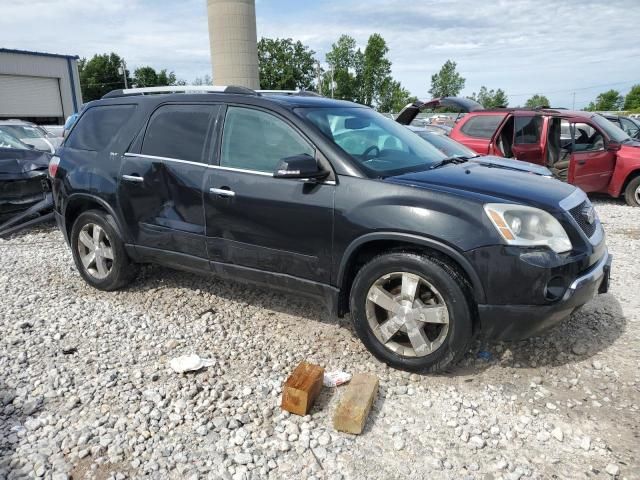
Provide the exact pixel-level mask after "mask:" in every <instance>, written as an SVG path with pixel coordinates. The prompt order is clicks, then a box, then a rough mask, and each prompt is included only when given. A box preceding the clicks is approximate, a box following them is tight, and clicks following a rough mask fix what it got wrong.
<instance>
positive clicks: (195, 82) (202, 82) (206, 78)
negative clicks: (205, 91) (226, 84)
mask: <svg viewBox="0 0 640 480" xmlns="http://www.w3.org/2000/svg"><path fill="white" fill-rule="evenodd" d="M191 85H196V86H200V85H213V80H211V76H210V75H205V76H204V77H202V78H201V77H196V78H195V79H194V80H193V82H192V83H191Z"/></svg>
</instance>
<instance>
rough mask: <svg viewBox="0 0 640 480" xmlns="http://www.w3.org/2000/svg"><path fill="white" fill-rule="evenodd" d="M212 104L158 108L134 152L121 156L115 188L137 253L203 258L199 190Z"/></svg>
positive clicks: (207, 150) (213, 115) (213, 111)
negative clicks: (161, 251)
mask: <svg viewBox="0 0 640 480" xmlns="http://www.w3.org/2000/svg"><path fill="white" fill-rule="evenodd" d="M218 111H219V106H217V105H176V104H167V105H162V106H160V107H159V108H158V109H157V110H156V111H155V112H154V113H153V114H152V115H151V118H150V119H149V123H148V125H147V128H146V132H145V136H144V139H143V141H142V145H141V147H140V148H139V151H131V152H128V153H126V154H125V158H124V161H123V163H122V168H121V172H120V183H119V188H118V195H119V198H118V199H119V202H120V207H121V210H122V214H123V216H124V218H125V219H126V221H127V224H128V226H129V228H130V229H131V232H132V234H133V237H134V242H135V244H136V246H137V247H140V248H138V250H139V252H140V253H141V254H142V255H143V256H144V255H150V256H152V255H154V254H155V252H156V251H158V250H164V251H170V252H173V253H176V254H178V255H180V254H182V257H183V259H184V262H185V263H186V264H187V266H188V262H190V261H191V260H194V261H195V263H194V264H197V263H200V264H202V262H198V261H197V259H205V260H206V259H207V251H206V241H205V235H204V234H205V227H204V209H203V204H202V188H203V182H204V178H205V176H206V175H205V174H206V171H207V169H208V168H207V167H208V166H207V159H208V158H209V156H210V152H211V149H210V148H209V144H210V143H211V142H210V141H209V138H210V135H211V131H212V129H213V125H214V121H215V118H216V114H217V112H218Z"/></svg>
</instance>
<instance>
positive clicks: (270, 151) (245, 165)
mask: <svg viewBox="0 0 640 480" xmlns="http://www.w3.org/2000/svg"><path fill="white" fill-rule="evenodd" d="M305 153H306V154H308V155H310V156H312V157H315V150H314V149H313V148H312V147H311V146H310V145H309V144H308V143H307V142H306V141H305V140H304V139H303V138H302V136H301V135H300V134H299V133H298V132H296V131H295V130H294V129H293V128H291V127H290V126H289V125H287V124H286V123H285V122H284V121H282V120H280V119H279V118H277V117H275V116H273V115H271V114H269V113H265V112H262V111H260V110H253V109H251V108H243V107H229V108H228V109H227V115H226V117H225V123H224V131H223V133H222V152H221V155H220V166H222V167H232V168H239V169H242V170H254V171H257V172H268V173H271V172H273V171H275V169H276V167H277V166H278V163H279V162H280V160H282V159H283V158H287V157H293V156H294V155H302V154H305Z"/></svg>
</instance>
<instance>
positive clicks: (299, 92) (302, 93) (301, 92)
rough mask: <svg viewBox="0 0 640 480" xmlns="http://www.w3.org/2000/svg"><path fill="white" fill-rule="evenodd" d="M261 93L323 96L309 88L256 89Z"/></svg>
mask: <svg viewBox="0 0 640 480" xmlns="http://www.w3.org/2000/svg"><path fill="white" fill-rule="evenodd" d="M256 93H259V94H260V95H291V96H297V97H321V96H322V95H320V94H318V93H316V92H310V91H308V90H256Z"/></svg>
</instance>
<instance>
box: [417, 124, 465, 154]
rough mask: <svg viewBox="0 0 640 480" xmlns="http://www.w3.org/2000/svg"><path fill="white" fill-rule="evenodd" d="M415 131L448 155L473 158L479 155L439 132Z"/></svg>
mask: <svg viewBox="0 0 640 480" xmlns="http://www.w3.org/2000/svg"><path fill="white" fill-rule="evenodd" d="M414 133H415V134H416V135H418V136H419V137H420V138H422V139H424V140H426V141H427V142H429V143H430V144H431V145H433V146H434V147H436V148H437V149H438V150H440V151H441V152H442V153H444V154H445V155H446V156H447V157H463V158H473V157H477V156H478V154H477V153H476V152H474V151H473V150H471V149H470V148H467V147H465V146H464V145H462V144H461V143H458V142H456V141H455V140H452V139H450V138H449V137H446V136H444V135H440V134H439V133H434V132H428V131H414Z"/></svg>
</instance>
